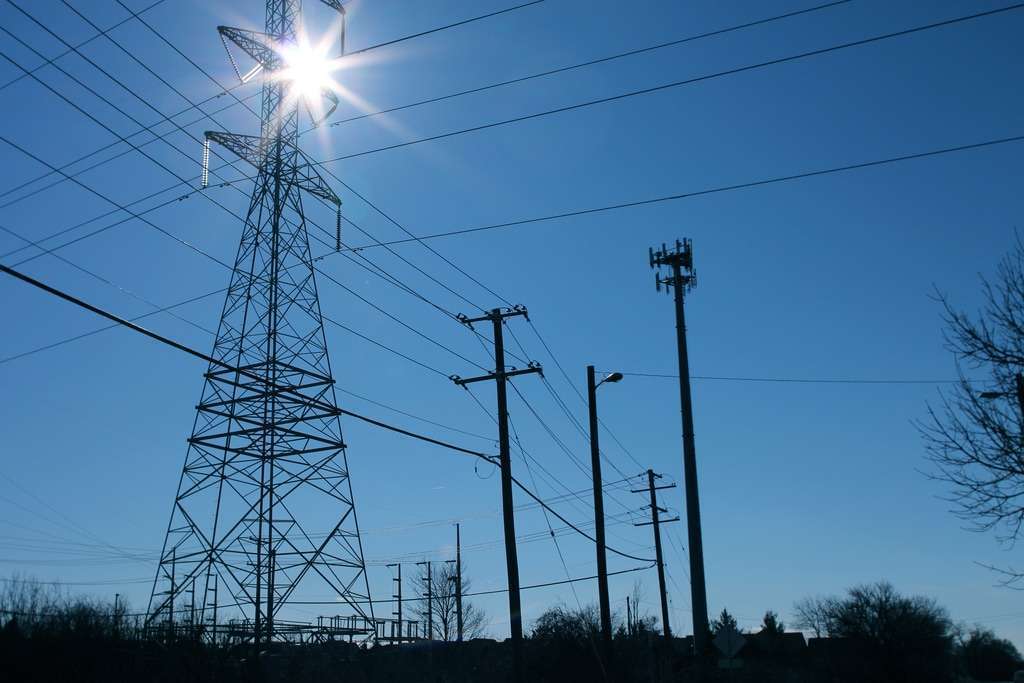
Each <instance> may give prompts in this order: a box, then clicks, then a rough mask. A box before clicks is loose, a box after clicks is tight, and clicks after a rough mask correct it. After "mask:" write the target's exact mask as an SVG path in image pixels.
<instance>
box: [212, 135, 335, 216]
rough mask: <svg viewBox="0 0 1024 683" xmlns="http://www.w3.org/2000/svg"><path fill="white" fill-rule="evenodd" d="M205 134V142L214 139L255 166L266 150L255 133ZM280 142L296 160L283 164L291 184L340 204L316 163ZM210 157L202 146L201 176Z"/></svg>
mask: <svg viewBox="0 0 1024 683" xmlns="http://www.w3.org/2000/svg"><path fill="white" fill-rule="evenodd" d="M204 135H205V138H204V139H205V140H206V141H207V143H210V142H216V143H217V144H218V145H221V146H222V147H224V148H225V149H227V150H228V151H230V152H232V153H233V154H235V155H236V156H237V157H238V158H240V159H242V160H243V161H246V162H248V163H250V164H252V165H253V166H255V167H256V168H260V166H261V165H262V164H263V161H264V160H265V158H266V156H267V154H268V145H267V142H266V141H265V140H264V139H263V138H261V137H259V136H258V135H243V134H241V133H225V132H223V131H215V130H208V131H206V133H204ZM282 146H283V147H287V149H288V151H289V152H290V154H289V156H291V155H294V156H295V158H296V159H297V160H298V161H297V162H296V163H294V164H286V165H287V166H291V168H286V169H285V171H286V172H288V174H289V176H290V178H291V180H290V182H291V184H292V185H294V186H295V187H297V188H299V189H300V190H305V191H306V192H308V193H309V194H311V195H313V196H315V197H319V198H320V199H323V200H324V201H326V202H329V203H330V204H333V205H334V206H335V207H339V206H341V198H340V197H338V195H337V194H336V193H335V192H334V190H333V189H331V186H330V185H328V184H327V181H326V180H324V177H323V176H322V175H320V172H319V171H318V170H317V166H318V164H317V163H316V162H315V161H313V160H312V159H310V158H309V156H308V155H307V154H306V153H305V152H303V151H302V150H300V149H298V148H297V147H294V146H293V145H291V144H288V143H282ZM209 160H210V156H209V153H208V152H207V151H206V149H204V151H203V177H206V176H207V172H208V168H209Z"/></svg>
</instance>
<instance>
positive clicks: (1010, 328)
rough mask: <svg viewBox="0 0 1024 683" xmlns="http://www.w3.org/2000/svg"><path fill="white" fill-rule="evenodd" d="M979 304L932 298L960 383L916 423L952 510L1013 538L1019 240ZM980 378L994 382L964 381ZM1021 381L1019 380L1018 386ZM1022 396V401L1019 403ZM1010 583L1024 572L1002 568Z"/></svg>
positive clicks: (1023, 463)
mask: <svg viewBox="0 0 1024 683" xmlns="http://www.w3.org/2000/svg"><path fill="white" fill-rule="evenodd" d="M981 286H982V296H983V305H982V307H981V310H980V311H979V312H978V313H977V315H976V316H972V315H968V314H967V313H964V312H962V311H960V310H957V309H956V308H955V307H954V306H953V304H952V303H951V301H950V299H949V298H948V297H947V296H946V295H944V294H941V293H940V294H939V295H938V296H937V298H938V301H939V302H940V303H941V304H942V307H943V310H944V320H945V324H946V332H945V339H946V345H947V347H948V348H949V349H950V350H951V351H952V352H953V354H954V355H955V357H956V361H957V367H958V369H959V371H960V383H959V384H958V385H957V387H956V388H955V389H954V390H953V391H951V392H949V393H947V394H943V395H942V398H941V399H940V403H939V405H937V406H932V405H929V407H928V416H927V417H926V418H925V419H924V420H923V421H921V422H919V423H918V428H919V430H920V432H921V434H922V436H923V438H924V441H925V447H926V448H927V450H928V455H929V458H930V459H931V461H932V462H933V463H934V465H935V470H934V471H933V472H931V473H930V476H932V477H933V478H935V479H938V480H940V481H943V482H945V483H947V484H949V486H950V488H951V490H952V493H951V495H950V498H949V500H950V501H951V502H952V503H953V504H954V510H953V511H954V513H955V514H957V515H958V516H960V517H961V518H963V519H964V520H966V521H968V522H969V524H970V526H971V528H973V529H975V530H977V531H994V532H995V533H996V535H997V537H998V538H999V539H1000V540H1001V541H1003V542H1008V543H1012V542H1013V541H1014V540H1016V539H1017V538H1018V537H1019V536H1020V534H1021V529H1022V525H1024V414H1022V413H1024V398H1021V397H1020V396H1019V394H1018V383H1021V382H1024V380H1022V379H1021V373H1022V372H1024V243H1022V242H1021V240H1020V238H1018V239H1017V242H1016V245H1015V248H1014V249H1013V251H1012V252H1011V253H1010V254H1008V255H1007V256H1006V257H1004V258H1003V259H1002V261H1001V262H1000V264H999V267H998V270H997V273H996V278H995V280H994V281H992V280H988V279H986V278H984V277H983V278H982V279H981ZM964 370H968V371H969V372H970V375H971V376H972V377H973V378H977V377H979V376H984V377H985V378H986V382H990V383H991V385H992V386H984V387H982V386H979V385H978V384H977V383H975V382H972V381H970V380H968V379H967V377H966V375H965V372H964ZM1022 386H1024V385H1022ZM1019 399H1020V400H1019ZM1007 576H1008V580H1007V583H1008V584H1009V583H1013V582H1014V581H1016V580H1018V579H1020V578H1022V577H1024V574H1022V573H1019V572H1014V571H1008V572H1007Z"/></svg>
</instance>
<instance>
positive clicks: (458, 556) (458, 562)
mask: <svg viewBox="0 0 1024 683" xmlns="http://www.w3.org/2000/svg"><path fill="white" fill-rule="evenodd" d="M448 562H449V563H450V564H454V565H455V576H449V577H448V580H449V581H451V582H452V583H454V584H455V626H456V630H455V634H456V640H457V641H458V642H460V643H461V642H462V533H461V530H460V527H459V523H458V522H456V523H455V559H454V560H448Z"/></svg>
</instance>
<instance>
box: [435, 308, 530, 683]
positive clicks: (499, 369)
mask: <svg viewBox="0 0 1024 683" xmlns="http://www.w3.org/2000/svg"><path fill="white" fill-rule="evenodd" d="M519 315H521V316H523V317H524V318H527V312H526V308H525V307H523V306H514V307H512V308H506V309H501V308H495V309H492V310H491V311H490V312H488V313H486V314H485V315H482V316H480V317H477V318H468V317H466V316H464V315H460V316H459V320H460V321H461V322H462V323H464V324H466V325H468V326H469V327H472V326H473V323H476V322H483V321H487V322H490V323H491V325H492V327H493V330H494V372H491V373H488V374H486V375H481V376H480V377H470V378H468V379H462V378H461V377H459V376H457V375H456V376H453V377H452V378H451V379H452V381H453V382H455V383H456V384H458V385H459V386H461V387H463V388H465V386H466V385H467V384H472V383H474V382H483V381H486V380H495V385H496V386H497V393H498V397H497V400H498V446H499V464H500V466H501V512H502V518H503V520H504V523H505V524H504V525H505V565H506V568H507V571H508V611H509V631H510V633H511V636H512V675H513V681H515V683H521V682H522V680H523V612H522V606H521V605H522V603H521V602H520V596H519V557H518V554H517V552H516V523H515V513H514V509H513V498H512V456H511V449H510V447H509V436H508V395H507V387H506V384H507V382H508V379H509V378H510V377H517V376H519V375H526V374H531V373H538V374H539V373H541V372H542V370H541V367H540V365H539V364H537V363H530V364H529V365H528V367H526V368H523V369H520V370H507V369H506V367H505V342H504V330H503V327H504V325H505V319H506V318H512V317H514V316H519ZM527 319H529V318H527ZM459 592H460V594H461V592H462V591H461V590H460V591H459Z"/></svg>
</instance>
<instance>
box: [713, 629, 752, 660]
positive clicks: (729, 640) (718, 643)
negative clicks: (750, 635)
mask: <svg viewBox="0 0 1024 683" xmlns="http://www.w3.org/2000/svg"><path fill="white" fill-rule="evenodd" d="M746 642H747V639H746V638H744V637H743V636H742V635H740V633H739V631H737V630H736V629H735V628H734V627H733V626H731V625H727V626H723V627H722V628H720V629H719V630H718V633H717V634H716V635H715V640H714V643H715V647H717V648H718V651H719V652H721V653H722V654H723V655H725V656H726V657H728V658H729V659H732V658H733V657H735V656H736V655H738V654H739V653H740V650H742V649H743V645H744V644H745V643H746Z"/></svg>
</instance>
